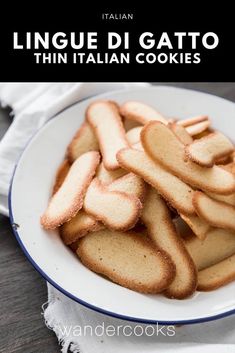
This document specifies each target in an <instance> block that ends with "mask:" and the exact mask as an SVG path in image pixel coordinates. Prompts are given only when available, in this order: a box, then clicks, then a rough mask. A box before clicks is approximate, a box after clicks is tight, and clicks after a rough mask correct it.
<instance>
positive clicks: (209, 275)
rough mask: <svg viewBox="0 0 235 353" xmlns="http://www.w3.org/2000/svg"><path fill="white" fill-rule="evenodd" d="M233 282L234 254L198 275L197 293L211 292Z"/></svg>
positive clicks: (234, 275) (234, 274) (234, 276)
mask: <svg viewBox="0 0 235 353" xmlns="http://www.w3.org/2000/svg"><path fill="white" fill-rule="evenodd" d="M234 280H235V254H234V255H232V256H230V257H228V258H227V259H225V260H223V261H221V262H219V263H217V264H215V265H213V266H211V267H208V268H205V269H204V270H202V271H199V273H198V287H197V290H199V291H211V290H215V289H217V288H220V287H223V286H225V285H226V284H228V283H230V282H232V281H234Z"/></svg>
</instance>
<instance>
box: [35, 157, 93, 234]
mask: <svg viewBox="0 0 235 353" xmlns="http://www.w3.org/2000/svg"><path fill="white" fill-rule="evenodd" d="M99 159H100V156H99V153H98V152H87V153H85V154H83V155H82V156H81V157H79V158H78V159H76V161H75V162H74V163H73V165H72V166H71V168H70V170H69V172H68V174H67V176H66V178H65V180H64V182H63V184H62V185H61V187H60V188H59V190H58V191H57V192H56V193H55V194H54V195H53V196H52V198H51V200H50V202H49V205H48V207H47V209H46V211H45V213H44V214H43V216H42V217H41V224H42V226H43V227H44V228H45V229H54V228H57V227H59V226H60V225H61V224H63V223H65V222H67V221H69V220H70V219H71V218H73V217H74V216H75V215H76V214H77V212H78V211H79V210H80V209H81V208H82V205H83V198H84V195H85V193H86V190H87V188H88V186H89V184H90V182H91V180H92V178H93V175H94V174H95V170H96V168H97V166H98V164H99Z"/></svg>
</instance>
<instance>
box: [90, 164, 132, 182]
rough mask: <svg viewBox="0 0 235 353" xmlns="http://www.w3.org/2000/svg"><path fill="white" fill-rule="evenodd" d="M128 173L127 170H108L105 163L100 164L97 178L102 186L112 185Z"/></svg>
mask: <svg viewBox="0 0 235 353" xmlns="http://www.w3.org/2000/svg"><path fill="white" fill-rule="evenodd" d="M126 173H127V172H126V170H124V169H122V168H118V169H116V170H108V169H106V168H105V166H104V164H103V163H100V165H99V167H98V168H97V171H96V176H97V178H98V179H99V181H100V182H101V183H102V184H104V185H108V184H110V183H112V182H113V181H114V180H116V179H118V178H120V177H122V176H123V175H125V174H126Z"/></svg>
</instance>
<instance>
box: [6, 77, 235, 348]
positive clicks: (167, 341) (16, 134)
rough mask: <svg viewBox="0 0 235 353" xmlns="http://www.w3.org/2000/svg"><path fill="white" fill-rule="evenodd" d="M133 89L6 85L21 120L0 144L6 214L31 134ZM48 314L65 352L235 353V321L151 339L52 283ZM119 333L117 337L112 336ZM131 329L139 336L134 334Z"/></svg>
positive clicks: (17, 119)
mask: <svg viewBox="0 0 235 353" xmlns="http://www.w3.org/2000/svg"><path fill="white" fill-rule="evenodd" d="M129 86H130V84H98V83H94V84H81V83H65V84H56V83H55V84H46V83H45V84H0V101H1V104H2V105H3V106H4V105H10V106H11V107H12V109H13V112H14V116H15V117H14V120H13V122H12V124H11V127H10V128H9V129H8V131H7V133H6V134H5V136H4V138H3V139H2V141H1V142H0V213H3V214H5V215H8V207H7V193H8V187H9V183H10V179H11V176H12V172H13V169H14V165H15V163H16V161H17V159H18V158H19V156H20V154H21V152H22V150H23V148H24V146H25V145H26V144H27V142H28V141H29V139H30V138H31V136H32V135H33V134H34V133H35V132H36V131H37V130H38V129H39V128H40V127H41V126H42V125H43V124H44V123H45V122H46V121H47V120H48V119H50V117H52V116H53V115H55V114H56V113H58V112H59V111H60V110H62V109H63V108H65V107H66V106H68V105H70V104H72V103H74V102H76V101H78V100H81V99H84V98H86V97H87V96H92V95H95V94H97V93H101V92H104V91H110V90H114V89H120V88H126V87H129ZM43 314H44V318H45V323H46V325H47V326H48V328H50V329H52V330H53V331H54V332H55V333H56V335H57V337H58V340H59V342H60V343H61V346H62V352H63V353H65V352H68V349H69V350H70V351H71V352H82V353H93V352H94V353H110V352H112V353H125V352H128V353H134V352H135V353H153V352H157V351H159V352H167V353H173V352H176V351H178V352H182V353H184V352H185V353H199V352H207V353H210V352H213V353H216V352H220V353H232V352H235V318H234V317H229V318H225V319H223V320H218V321H215V322H209V323H205V324H198V325H188V326H181V327H176V328H175V330H176V331H175V335H174V336H172V337H169V336H164V334H166V332H165V331H164V330H163V331H162V332H163V333H164V334H160V333H158V334H157V330H156V327H154V326H153V329H154V331H152V330H151V332H154V334H153V335H152V334H151V336H150V335H149V331H146V333H145V334H142V335H141V336H140V337H138V336H137V335H139V334H140V333H141V331H142V330H143V331H144V332H145V330H146V325H140V324H136V323H130V322H126V321H122V320H119V319H114V318H110V317H107V316H105V315H102V314H99V313H96V312H94V311H91V310H89V309H87V308H85V307H83V306H81V305H79V304H77V303H75V302H74V301H72V300H71V299H69V298H67V297H65V296H64V295H63V294H62V293H60V292H58V291H57V290H56V289H55V288H54V287H52V286H51V285H50V284H48V302H47V303H46V304H45V305H43ZM126 325H127V326H128V327H127V331H128V336H126V335H125V334H124V333H123V331H122V330H121V331H120V330H119V331H118V326H122V327H123V326H126ZM110 326H111V328H112V329H111V331H110V330H109V328H110ZM84 328H87V331H86V330H85V329H84ZM92 329H93V330H92ZM113 330H114V331H115V335H112V332H114V331H113ZM131 331H132V332H133V334H132V335H131V336H129V333H130V332H131ZM110 332H111V333H110ZM124 332H125V331H124Z"/></svg>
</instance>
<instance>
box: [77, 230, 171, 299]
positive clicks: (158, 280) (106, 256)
mask: <svg viewBox="0 0 235 353" xmlns="http://www.w3.org/2000/svg"><path fill="white" fill-rule="evenodd" d="M77 254H78V256H79V258H80V260H81V262H82V263H83V264H84V265H85V266H86V267H88V268H89V269H90V270H92V271H94V272H96V273H99V274H101V275H104V276H106V277H108V278H109V279H110V280H112V281H113V282H115V283H117V284H119V285H121V286H123V287H126V288H129V289H131V290H135V291H138V292H142V293H152V294H155V293H159V292H162V291H163V290H164V289H166V288H167V287H168V286H169V285H170V283H171V282H172V280H173V278H174V275H175V273H174V266H173V265H172V262H171V260H170V259H169V257H168V256H167V255H166V254H165V253H164V252H162V251H160V250H159V249H156V248H155V247H154V246H153V245H152V244H151V242H149V241H148V240H147V239H146V238H144V237H142V236H141V235H139V234H136V233H133V232H126V233H123V232H117V231H110V230H107V229H104V230H101V231H98V232H94V233H90V234H88V235H87V236H86V237H84V238H83V239H81V241H80V243H79V247H78V249H77Z"/></svg>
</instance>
